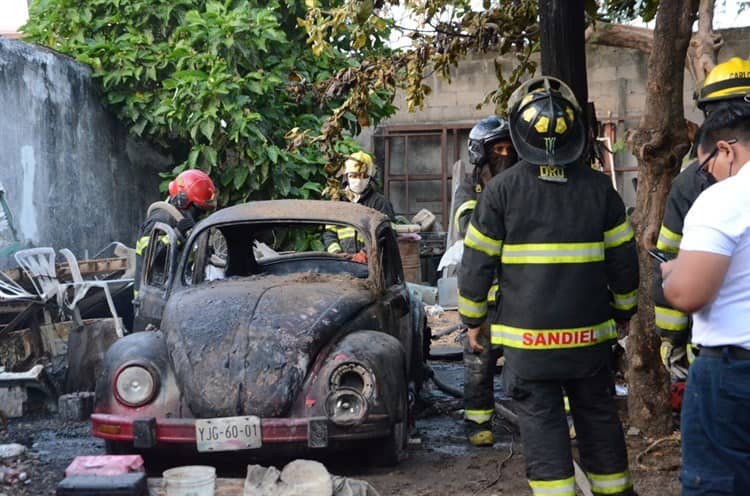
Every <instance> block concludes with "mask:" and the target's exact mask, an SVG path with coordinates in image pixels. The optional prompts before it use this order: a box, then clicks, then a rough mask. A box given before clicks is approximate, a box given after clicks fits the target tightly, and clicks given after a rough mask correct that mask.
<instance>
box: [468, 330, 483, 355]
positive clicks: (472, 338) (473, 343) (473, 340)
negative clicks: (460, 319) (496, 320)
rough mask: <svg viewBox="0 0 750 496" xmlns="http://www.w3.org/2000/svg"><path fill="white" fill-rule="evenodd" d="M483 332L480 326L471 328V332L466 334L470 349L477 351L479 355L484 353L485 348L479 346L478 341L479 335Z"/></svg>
mask: <svg viewBox="0 0 750 496" xmlns="http://www.w3.org/2000/svg"><path fill="white" fill-rule="evenodd" d="M481 331H482V328H481V327H479V326H476V327H469V331H468V332H467V333H466V336H467V337H468V338H469V348H471V349H472V350H474V351H476V352H477V353H481V352H483V351H484V346H482V345H481V344H479V342H478V341H477V338H478V337H479V333H480V332H481Z"/></svg>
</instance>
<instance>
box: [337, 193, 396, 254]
mask: <svg viewBox="0 0 750 496" xmlns="http://www.w3.org/2000/svg"><path fill="white" fill-rule="evenodd" d="M357 203H358V204H360V205H364V206H365V207H370V208H373V209H375V210H378V211H380V212H383V213H384V214H385V215H387V216H388V218H389V219H391V222H393V221H395V220H396V214H394V213H393V206H392V205H391V202H389V201H388V200H386V199H385V197H384V196H383V195H381V194H380V193H378V192H377V191H375V190H373V189H372V186H367V189H365V191H364V192H363V193H362V194H361V195H360V197H359V199H358V200H357ZM323 244H324V245H325V248H326V251H327V252H328V253H341V252H344V253H357V252H359V251H360V250H362V249H363V248H364V247H365V240H364V239H363V238H362V237H361V236H360V235H359V233H357V230H356V229H354V228H353V227H348V226H333V225H327V226H326V229H325V232H323Z"/></svg>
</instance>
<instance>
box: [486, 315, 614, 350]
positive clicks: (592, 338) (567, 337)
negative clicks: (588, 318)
mask: <svg viewBox="0 0 750 496" xmlns="http://www.w3.org/2000/svg"><path fill="white" fill-rule="evenodd" d="M490 329H491V334H492V344H493V345H501V346H508V347H510V348H518V349H523V350H560V349H566V348H580V347H583V346H593V345H595V344H599V343H603V342H606V341H609V340H612V339H616V338H617V329H616V327H615V321H614V320H612V319H609V320H607V321H605V322H602V323H601V324H596V325H592V326H585V327H576V328H572V329H523V328H520V327H512V326H507V325H503V324H492V326H490Z"/></svg>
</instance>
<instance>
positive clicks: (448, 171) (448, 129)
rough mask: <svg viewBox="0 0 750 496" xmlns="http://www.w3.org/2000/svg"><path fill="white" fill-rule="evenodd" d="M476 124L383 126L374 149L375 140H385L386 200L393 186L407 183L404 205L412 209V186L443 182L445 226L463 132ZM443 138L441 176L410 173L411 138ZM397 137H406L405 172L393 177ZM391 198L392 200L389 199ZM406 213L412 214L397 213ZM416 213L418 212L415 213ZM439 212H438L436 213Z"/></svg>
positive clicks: (377, 133)
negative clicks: (425, 182) (410, 185)
mask: <svg viewBox="0 0 750 496" xmlns="http://www.w3.org/2000/svg"><path fill="white" fill-rule="evenodd" d="M473 125H474V123H473V122H467V123H462V122H458V123H450V124H440V125H438V124H433V125H430V124H406V125H393V126H383V127H381V128H380V129H379V130H378V131H379V132H376V133H375V134H374V135H373V137H372V139H373V146H372V148H373V149H375V143H374V141H375V140H377V139H382V140H383V150H384V159H383V162H384V163H383V190H384V194H385V196H386V198H389V197H390V188H391V184H392V183H405V188H404V193H405V198H404V200H405V201H404V203H405V205H406V208H408V206H409V183H410V182H415V181H435V180H439V181H440V182H441V188H440V189H441V195H440V198H439V200H440V202H441V206H442V208H441V212H440V213H441V214H442V220H443V223H444V225H446V224H445V222H448V220H449V217H450V202H451V198H450V184H451V178H452V166H453V164H454V163H455V162H456V161H457V160H459V158H460V151H461V146H460V144H461V143H460V139H459V138H460V134H461V131H466V130H469V129H471V128H472V126H473ZM428 136H429V137H437V136H439V137H440V173H439V174H410V173H409V139H410V138H415V137H428ZM394 138H404V173H403V174H393V173H392V172H391V169H392V167H391V166H392V160H393V158H394V157H392V156H391V147H390V142H391V141H392V140H393V139H394ZM449 140H452V141H453V153H452V155H453V156H452V157H448V144H449ZM389 199H390V198H389ZM397 213H406V214H408V213H409V212H397ZM414 213H416V212H414ZM433 213H436V212H433Z"/></svg>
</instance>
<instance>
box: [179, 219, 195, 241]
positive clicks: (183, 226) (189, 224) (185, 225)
mask: <svg viewBox="0 0 750 496" xmlns="http://www.w3.org/2000/svg"><path fill="white" fill-rule="evenodd" d="M194 225H195V221H194V220H193V219H192V218H190V217H183V218H182V219H180V220H179V221H177V230H178V231H179V232H180V234H181V235H182V236H183V237H187V233H188V231H190V230H191V229H192V228H193V226H194Z"/></svg>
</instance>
